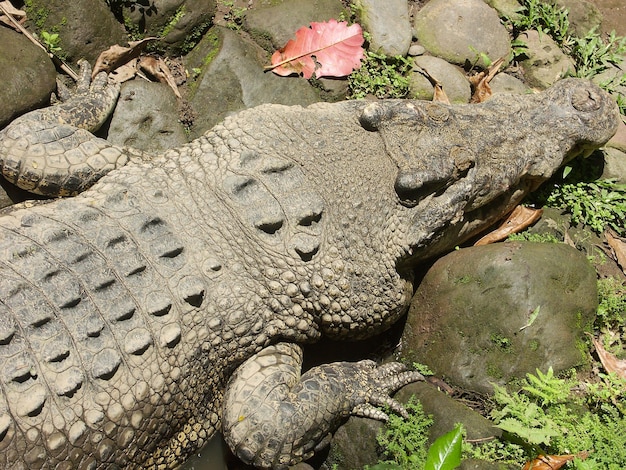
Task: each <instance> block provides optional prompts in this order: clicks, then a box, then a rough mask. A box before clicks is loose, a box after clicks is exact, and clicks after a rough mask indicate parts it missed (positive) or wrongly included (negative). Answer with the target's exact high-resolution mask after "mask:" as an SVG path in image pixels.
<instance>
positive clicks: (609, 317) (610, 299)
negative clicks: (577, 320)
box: [596, 277, 626, 330]
mask: <svg viewBox="0 0 626 470" xmlns="http://www.w3.org/2000/svg"><path fill="white" fill-rule="evenodd" d="M625 324H626V286H625V285H624V284H622V282H621V281H619V280H618V279H616V278H614V277H609V278H606V279H599V280H598V309H597V315H596V325H597V326H598V329H600V330H603V329H618V328H625V326H624V325H625Z"/></svg>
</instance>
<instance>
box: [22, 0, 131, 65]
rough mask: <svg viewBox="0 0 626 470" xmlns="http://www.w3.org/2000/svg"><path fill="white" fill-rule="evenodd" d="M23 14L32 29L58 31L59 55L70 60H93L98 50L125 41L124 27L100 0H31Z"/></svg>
mask: <svg viewBox="0 0 626 470" xmlns="http://www.w3.org/2000/svg"><path fill="white" fill-rule="evenodd" d="M26 13H27V15H28V18H29V23H30V24H31V26H32V27H33V28H34V29H35V30H36V31H38V32H41V31H47V32H49V33H53V32H56V33H58V34H59V39H60V42H59V47H60V48H61V51H60V52H59V55H60V56H62V57H64V58H65V59H66V60H68V61H70V62H76V61H77V60H79V59H87V60H88V61H89V62H91V63H93V62H94V61H95V60H96V58H97V57H98V55H99V54H100V52H102V51H104V50H105V49H108V48H109V47H110V46H112V45H113V44H120V45H124V44H125V43H126V41H127V36H126V31H125V30H124V27H123V26H122V25H121V24H120V23H119V22H118V21H117V20H116V19H115V17H114V16H113V13H112V12H111V10H109V9H108V8H107V5H106V3H105V2H103V1H101V0H75V1H72V2H66V1H65V0H32V2H28V6H27V7H26Z"/></svg>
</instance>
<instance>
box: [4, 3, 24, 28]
mask: <svg viewBox="0 0 626 470" xmlns="http://www.w3.org/2000/svg"><path fill="white" fill-rule="evenodd" d="M0 11H1V12H2V13H4V15H1V16H0V21H1V22H3V23H4V24H6V25H7V26H10V27H11V28H13V29H15V30H16V31H20V29H19V27H17V26H16V25H15V22H17V23H19V24H23V23H24V21H26V12H25V11H23V10H18V9H17V8H15V7H14V6H13V4H12V3H11V2H10V1H9V0H4V1H2V2H0Z"/></svg>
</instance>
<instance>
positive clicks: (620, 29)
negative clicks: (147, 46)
mask: <svg viewBox="0 0 626 470" xmlns="http://www.w3.org/2000/svg"><path fill="white" fill-rule="evenodd" d="M563 1H570V0H563ZM572 1H573V0H572ZM590 1H591V3H593V4H594V5H595V6H596V7H597V8H598V9H599V10H600V12H601V13H602V15H603V17H604V21H603V23H602V30H603V32H608V31H610V30H613V29H614V30H616V32H617V34H618V35H620V36H626V0H590ZM342 2H343V3H344V5H345V4H348V3H349V2H347V1H343V0H342ZM274 3H275V2H274V1H272V0H232V1H226V0H218V1H217V14H216V17H215V24H217V25H220V26H223V27H226V28H229V27H230V28H231V29H236V30H237V34H240V35H242V36H245V35H246V33H245V32H244V31H243V28H239V26H241V24H242V22H243V14H244V12H245V11H246V10H248V11H251V10H254V9H257V8H261V7H264V6H268V5H273V4H274ZM426 3H427V0H410V1H409V13H410V15H411V16H414V15H415V14H416V13H417V12H418V11H419V9H420V8H421V7H422V6H423V5H424V4H426ZM225 34H226V37H227V40H226V41H225V43H226V42H228V44H230V46H229V47H232V50H240V51H243V52H244V53H246V54H248V56H249V55H252V54H251V53H250V54H249V53H248V51H249V50H248V49H244V48H243V47H241V46H240V44H239V43H238V42H237V41H236V39H235V36H236V34H235V33H234V32H233V31H231V30H227V31H226V33H225ZM0 52H1V51H0ZM0 55H2V54H1V53H0ZM244 55H245V54H244ZM248 56H246V57H248ZM227 60H228V59H224V62H226V61H227ZM216 62H217V61H216ZM448 65H449V64H448ZM229 66H230V64H229ZM449 66H450V67H452V66H451V65H449ZM424 67H425V66H424ZM257 68H258V66H257ZM425 68H426V67H425ZM246 73H247V74H248V76H249V75H251V74H250V73H249V72H246ZM242 74H243V73H242ZM274 78H275V77H273V76H272V74H265V75H264V76H256V75H255V76H253V79H252V82H253V83H254V85H257V84H258V82H259V81H260V80H270V79H274ZM280 80H283V81H282V82H280V83H279V81H280ZM298 80H299V79H297V78H292V79H277V80H275V81H274V82H272V85H271V87H274V86H283V85H284V86H286V87H288V86H290V85H287V84H289V83H290V84H291V85H295V84H296V83H297V81H298ZM208 82H209V85H215V83H214V82H210V80H209V81H208ZM242 82H243V81H242ZM302 82H303V83H304V84H305V85H306V81H302ZM246 83H247V84H250V83H251V80H248V82H246ZM271 87H268V88H271ZM233 88H237V86H235V87H233ZM311 89H312V88H311ZM161 90H164V91H163V92H161ZM123 93H126V95H124V94H123V97H122V99H121V100H120V103H118V110H121V109H122V105H124V104H125V103H130V102H131V101H132V100H125V99H124V96H127V97H132V96H134V97H140V96H141V97H142V98H141V99H135V103H137V102H143V101H144V100H145V102H146V103H147V104H148V108H150V107H151V108H152V112H153V113H154V110H157V112H156V114H153V117H154V119H153V122H155V123H156V124H155V125H154V126H153V130H154V132H155V133H154V134H148V133H147V132H145V130H142V131H141V133H142V134H144V139H146V140H147V141H155V140H156V138H155V137H154V136H159V135H164V136H166V137H167V138H168V139H169V140H173V137H172V136H177V139H178V140H180V141H184V140H185V139H186V137H187V136H186V135H185V134H184V132H183V130H182V126H179V127H178V128H176V129H172V130H170V129H169V126H173V127H176V126H175V125H177V124H178V125H179V124H180V123H178V122H176V119H175V118H174V119H172V116H175V114H176V112H177V111H176V100H174V99H172V100H170V101H171V106H172V110H171V111H168V112H165V111H164V109H163V108H160V106H163V104H162V103H163V102H160V104H158V106H157V105H154V104H152V103H153V102H150V101H149V100H150V96H154V95H160V96H163V97H165V96H169V95H168V90H167V88H166V87H165V86H164V85H161V84H152V83H151V84H149V86H146V85H145V84H143V83H141V82H139V81H136V83H134V84H132V85H130V84H129V85H128V86H127V89H126V90H125V91H124V92H123ZM142 93H144V94H143V95H142ZM296 95H297V93H296ZM299 97H300V98H301V96H299ZM205 100H206V98H205ZM147 112H150V110H148V111H140V116H139V118H140V119H144V120H145V116H146V114H145V113H147ZM126 113H127V110H125V111H120V112H119V115H118V116H117V118H118V119H119V120H120V122H119V123H116V116H114V117H113V121H112V123H111V131H114V130H115V127H116V126H118V127H119V128H125V127H129V126H128V123H129V115H128V114H126ZM141 113H143V114H141ZM116 114H118V113H117V111H116ZM197 114H201V112H198V113H197ZM168 117H169V119H168ZM159 118H161V120H160V121H159ZM151 119H152V118H151ZM166 131H167V132H166ZM112 133H114V132H112ZM146 135H147V138H146ZM127 143H128V144H133V143H135V142H133V141H132V140H131V141H129V142H127ZM146 145H147V143H146V142H145V141H144V142H136V146H137V147H140V148H146ZM624 174H626V172H625V173H624ZM440 395H443V394H440ZM436 400H439V401H441V400H443V398H442V397H441V396H439V397H436ZM450 400H452V399H450ZM445 406H447V405H445ZM450 407H452V405H451V404H450ZM347 432H348V435H349V431H347ZM344 433H346V431H344ZM214 444H215V445H214V449H213V450H211V451H206V452H204V453H203V454H204V456H203V458H202V459H201V460H198V461H195V462H191V463H190V464H189V465H188V466H187V467H186V468H187V469H194V470H201V469H203V470H223V469H225V468H226V467H225V464H224V459H223V458H222V454H221V452H222V451H221V450H220V449H219V446H217V444H219V443H218V442H217V441H216V442H215V443H214ZM211 452H213V453H211ZM229 468H230V469H235V468H240V467H239V466H235V465H234V464H233V466H230V465H229ZM302 468H310V467H304V466H303V467H302ZM320 468H324V467H320ZM340 468H341V467H340Z"/></svg>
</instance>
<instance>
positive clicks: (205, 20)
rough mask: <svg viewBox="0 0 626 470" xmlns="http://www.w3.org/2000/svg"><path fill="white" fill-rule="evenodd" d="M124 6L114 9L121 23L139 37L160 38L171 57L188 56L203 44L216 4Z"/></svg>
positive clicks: (175, 0)
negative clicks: (177, 55) (192, 50)
mask: <svg viewBox="0 0 626 470" xmlns="http://www.w3.org/2000/svg"><path fill="white" fill-rule="evenodd" d="M117 3H122V2H117ZM123 3H125V4H126V5H125V6H123V7H122V6H120V7H117V9H114V11H115V13H116V15H117V16H118V17H121V18H119V19H121V20H123V22H124V24H126V25H127V26H129V27H130V28H131V29H132V30H133V31H134V32H135V33H137V34H140V35H143V36H146V37H148V36H152V37H158V38H160V39H159V47H160V48H161V49H164V50H165V51H167V52H169V53H172V54H180V53H185V52H188V51H189V50H191V49H192V48H193V46H195V45H196V44H197V43H198V42H200V39H201V38H202V35H203V34H204V32H205V31H206V30H208V29H209V27H210V26H211V24H212V20H213V17H214V16H215V11H216V3H215V0H151V1H150V2H123Z"/></svg>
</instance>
